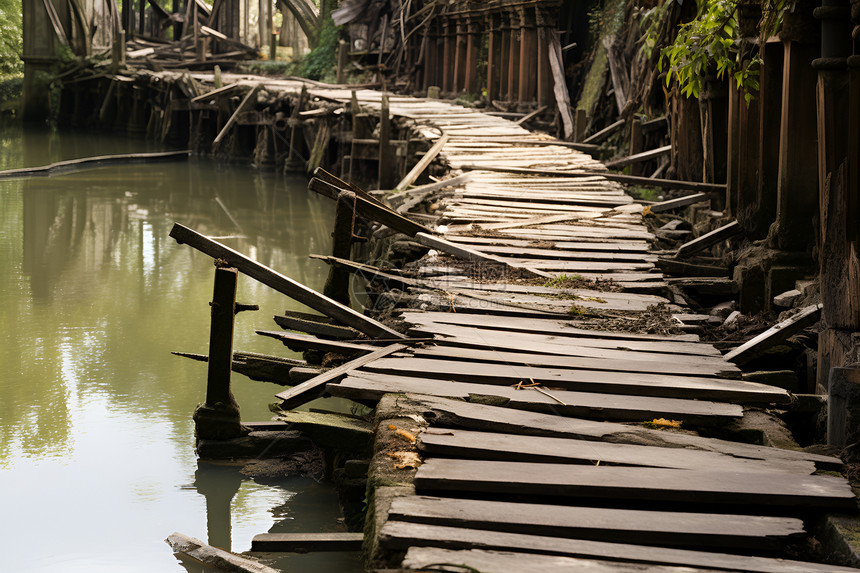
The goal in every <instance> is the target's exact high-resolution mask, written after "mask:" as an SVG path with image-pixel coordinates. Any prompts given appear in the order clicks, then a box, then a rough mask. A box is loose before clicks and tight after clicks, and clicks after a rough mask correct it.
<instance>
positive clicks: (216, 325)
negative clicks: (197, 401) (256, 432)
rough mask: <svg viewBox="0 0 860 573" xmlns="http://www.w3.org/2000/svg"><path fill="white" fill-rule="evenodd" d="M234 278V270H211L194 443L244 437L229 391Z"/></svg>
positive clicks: (234, 401)
mask: <svg viewBox="0 0 860 573" xmlns="http://www.w3.org/2000/svg"><path fill="white" fill-rule="evenodd" d="M237 274H238V273H237V271H236V269H234V268H230V267H218V268H216V269H215V287H214V289H213V293H212V302H211V303H210V305H211V307H212V310H211V320H210V327H209V365H208V373H207V378H206V402H205V403H204V404H201V405H199V406H198V407H197V409H196V410H195V412H194V423H195V429H196V434H197V439H198V440H229V439H232V438H237V437H239V436H242V435H244V434H246V433H247V430H246V429H245V428H243V426H242V424H241V422H240V417H239V405H238V404H237V403H236V399H235V398H234V397H233V393H232V392H231V391H230V375H231V372H232V367H233V324H234V319H235V314H236V278H237Z"/></svg>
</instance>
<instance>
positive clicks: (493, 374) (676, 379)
mask: <svg viewBox="0 0 860 573" xmlns="http://www.w3.org/2000/svg"><path fill="white" fill-rule="evenodd" d="M444 358H445V357H444V356H442V357H436V358H407V357H403V356H402V357H393V358H383V359H379V360H375V361H373V362H371V363H368V364H366V365H364V367H363V368H362V370H363V371H365V372H376V373H382V374H392V375H395V376H415V377H418V378H432V379H436V380H439V381H442V380H446V381H449V382H467V383H471V384H478V385H482V386H493V387H497V386H502V387H506V386H512V385H516V384H518V383H520V382H522V383H524V384H528V383H529V382H532V383H539V384H541V385H543V386H546V387H548V388H558V389H563V390H570V391H575V392H600V393H606V394H629V395H633V396H655V397H662V398H688V399H697V400H698V399H702V400H719V401H726V402H747V403H788V402H790V401H791V396H790V395H789V394H788V392H787V391H786V390H784V389H782V388H777V387H775V386H768V385H766V384H759V383H756V382H746V381H741V380H729V379H720V378H716V379H715V378H707V377H702V376H680V375H670V374H654V373H648V372H630V371H627V372H616V371H601V370H590V369H587V368H583V369H575V368H540V367H536V366H530V365H524V364H516V361H515V360H511V361H510V362H506V361H504V360H503V359H500V360H501V362H502V363H494V362H475V361H467V360H446V359H444ZM618 364H621V362H618Z"/></svg>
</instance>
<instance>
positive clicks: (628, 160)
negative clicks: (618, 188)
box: [605, 145, 672, 179]
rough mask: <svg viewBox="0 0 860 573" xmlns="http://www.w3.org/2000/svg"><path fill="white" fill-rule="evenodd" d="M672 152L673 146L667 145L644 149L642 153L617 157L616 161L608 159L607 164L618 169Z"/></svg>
mask: <svg viewBox="0 0 860 573" xmlns="http://www.w3.org/2000/svg"><path fill="white" fill-rule="evenodd" d="M671 152H672V146H671V145H665V146H663V147H658V148H657V149H651V150H649V151H643V152H641V153H636V154H633V155H630V156H628V157H623V158H621V159H616V160H615V161H607V162H606V163H605V165H606V167H607V168H609V169H618V168H620V167H626V166H627V165H633V164H634V163H641V162H643V161H648V160H650V159H655V158H657V157H663V156H665V155H669V153H671ZM649 179H650V178H649Z"/></svg>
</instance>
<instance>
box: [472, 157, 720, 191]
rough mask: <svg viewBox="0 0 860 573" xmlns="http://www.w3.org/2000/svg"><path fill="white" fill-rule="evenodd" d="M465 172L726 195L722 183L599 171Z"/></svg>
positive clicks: (485, 168) (483, 167) (516, 169)
mask: <svg viewBox="0 0 860 573" xmlns="http://www.w3.org/2000/svg"><path fill="white" fill-rule="evenodd" d="M460 169H463V170H464V171H497V172H500V173H519V174H521V175H546V176H551V177H572V178H583V177H595V176H598V177H602V178H604V179H606V180H608V181H617V182H619V183H629V184H632V185H642V186H645V187H661V188H663V189H689V190H691V191H704V192H714V193H725V191H726V186H725V185H724V184H721V183H700V182H698V181H677V180H675V179H652V178H650V177H638V176H635V175H622V174H620V173H610V172H608V171H598V170H577V171H561V170H557V169H529V168H525V167H503V166H501V165H495V166H493V165H473V164H469V165H462V166H460Z"/></svg>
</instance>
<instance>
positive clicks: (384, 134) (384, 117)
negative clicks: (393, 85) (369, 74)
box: [379, 94, 394, 189]
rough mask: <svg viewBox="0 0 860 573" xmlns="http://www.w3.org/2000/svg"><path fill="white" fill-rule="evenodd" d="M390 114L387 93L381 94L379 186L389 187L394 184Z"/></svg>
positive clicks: (382, 187) (381, 187)
mask: <svg viewBox="0 0 860 573" xmlns="http://www.w3.org/2000/svg"><path fill="white" fill-rule="evenodd" d="M390 142H391V115H390V114H389V104H388V94H383V95H382V108H381V109H380V111H379V188H380V189H391V187H392V186H393V185H394V169H393V168H394V161H393V157H392V156H391V143H390Z"/></svg>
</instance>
